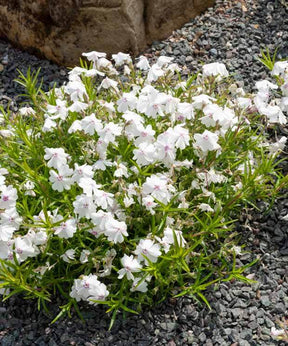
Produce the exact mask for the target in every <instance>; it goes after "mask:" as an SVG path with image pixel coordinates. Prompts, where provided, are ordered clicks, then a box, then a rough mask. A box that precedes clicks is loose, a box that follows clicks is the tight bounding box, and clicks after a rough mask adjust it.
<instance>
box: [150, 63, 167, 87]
mask: <svg viewBox="0 0 288 346" xmlns="http://www.w3.org/2000/svg"><path fill="white" fill-rule="evenodd" d="M164 74H165V72H164V71H163V70H162V69H161V67H160V66H159V65H158V64H154V65H152V67H151V68H150V70H149V72H148V75H147V80H148V82H150V83H151V82H155V81H157V79H158V78H159V77H162V76H163V75H164Z"/></svg>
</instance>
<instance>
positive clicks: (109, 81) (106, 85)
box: [99, 77, 118, 91]
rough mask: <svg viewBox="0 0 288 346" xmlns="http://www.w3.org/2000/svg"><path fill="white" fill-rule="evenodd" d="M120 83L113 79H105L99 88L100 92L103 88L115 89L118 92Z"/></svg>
mask: <svg viewBox="0 0 288 346" xmlns="http://www.w3.org/2000/svg"><path fill="white" fill-rule="evenodd" d="M117 85H118V82H116V81H115V80H113V79H111V78H108V77H106V78H104V79H103V80H102V82H101V84H100V86H99V90H100V89H101V88H103V89H110V88H111V89H115V90H116V91H117V90H118V88H117Z"/></svg>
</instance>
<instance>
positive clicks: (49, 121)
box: [42, 117, 57, 132]
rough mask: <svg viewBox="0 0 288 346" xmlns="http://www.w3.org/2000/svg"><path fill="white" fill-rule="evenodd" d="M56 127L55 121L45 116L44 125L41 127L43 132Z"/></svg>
mask: <svg viewBox="0 0 288 346" xmlns="http://www.w3.org/2000/svg"><path fill="white" fill-rule="evenodd" d="M56 127H57V123H56V121H54V120H52V119H51V118H50V117H47V118H46V119H45V121H44V125H43V127H42V131H43V132H50V131H52V130H53V129H55V128H56Z"/></svg>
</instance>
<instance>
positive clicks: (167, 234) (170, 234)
mask: <svg viewBox="0 0 288 346" xmlns="http://www.w3.org/2000/svg"><path fill="white" fill-rule="evenodd" d="M174 236H175V237H176V240H177V243H178V246H181V247H184V246H185V244H186V240H185V239H184V238H183V234H182V232H181V231H177V230H173V229H172V228H170V227H166V228H165V230H164V238H162V241H163V239H164V240H165V241H166V242H167V243H168V244H175V240H174Z"/></svg>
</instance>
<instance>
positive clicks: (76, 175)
mask: <svg viewBox="0 0 288 346" xmlns="http://www.w3.org/2000/svg"><path fill="white" fill-rule="evenodd" d="M93 176H94V172H93V168H92V166H89V165H87V164H86V163H85V164H84V165H82V166H79V165H78V164H77V163H75V169H74V172H73V176H72V180H73V182H74V181H75V182H77V183H79V182H80V179H81V178H93Z"/></svg>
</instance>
